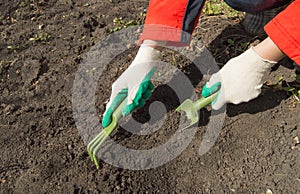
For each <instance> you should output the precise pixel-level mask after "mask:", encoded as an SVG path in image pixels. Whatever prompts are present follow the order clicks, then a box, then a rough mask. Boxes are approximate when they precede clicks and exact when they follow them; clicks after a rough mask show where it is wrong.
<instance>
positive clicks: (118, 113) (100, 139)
mask: <svg viewBox="0 0 300 194" xmlns="http://www.w3.org/2000/svg"><path fill="white" fill-rule="evenodd" d="M125 103H126V98H125V100H123V101H122V102H121V104H120V105H119V106H118V108H117V109H116V110H115V111H114V112H113V114H112V121H111V123H110V125H108V126H107V127H105V128H104V129H103V130H102V131H101V132H100V133H99V134H98V135H97V136H96V137H95V138H94V139H93V140H92V141H91V142H90V143H89V144H88V145H87V151H88V153H89V156H90V157H91V159H92V161H93V162H94V163H95V165H96V168H97V169H98V168H99V163H98V160H97V152H98V151H99V149H100V147H101V146H102V144H103V143H104V142H105V140H106V139H107V137H108V136H109V135H110V134H111V133H112V132H113V131H114V130H115V129H116V128H117V126H118V121H119V119H120V118H121V117H122V108H123V106H124V104H125Z"/></svg>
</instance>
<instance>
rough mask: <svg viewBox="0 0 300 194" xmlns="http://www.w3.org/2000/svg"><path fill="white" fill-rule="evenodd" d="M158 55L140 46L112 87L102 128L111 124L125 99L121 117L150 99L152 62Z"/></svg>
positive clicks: (153, 69)
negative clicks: (116, 110) (117, 109)
mask: <svg viewBox="0 0 300 194" xmlns="http://www.w3.org/2000/svg"><path fill="white" fill-rule="evenodd" d="M159 53H160V52H159V51H158V50H156V49H154V48H152V47H151V46H149V45H146V44H142V45H141V47H140V49H139V51H138V53H137V55H136V57H135V59H134V60H133V62H132V63H131V65H130V66H129V67H128V69H126V71H125V72H124V73H123V74H122V75H121V76H120V77H119V78H118V79H117V80H116V81H115V82H114V83H113V85H112V93H111V96H110V99H109V102H108V103H107V105H106V111H105V113H104V115H103V119H102V125H103V127H107V126H108V125H109V124H110V123H111V117H112V114H113V112H114V111H115V109H116V108H117V107H118V106H119V104H120V103H121V102H122V101H123V100H124V99H125V98H126V97H127V103H126V105H125V106H124V107H123V110H122V114H123V115H128V114H130V113H131V112H132V111H133V110H134V109H135V108H138V107H142V106H143V105H144V104H145V100H147V99H148V98H150V96H151V92H152V90H153V88H154V86H153V84H152V83H151V77H152V76H153V74H154V72H155V70H156V67H155V65H154V63H153V60H156V59H157V58H158V57H159ZM151 61H152V62H151Z"/></svg>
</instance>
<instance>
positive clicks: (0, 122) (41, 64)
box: [0, 0, 300, 194]
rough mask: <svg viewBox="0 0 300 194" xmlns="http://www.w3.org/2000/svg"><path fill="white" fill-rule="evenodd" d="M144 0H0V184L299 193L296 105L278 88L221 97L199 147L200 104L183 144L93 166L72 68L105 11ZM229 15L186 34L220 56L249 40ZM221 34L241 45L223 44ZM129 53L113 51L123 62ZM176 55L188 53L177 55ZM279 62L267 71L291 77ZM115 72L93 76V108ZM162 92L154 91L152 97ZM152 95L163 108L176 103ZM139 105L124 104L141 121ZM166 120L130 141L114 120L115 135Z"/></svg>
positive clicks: (79, 189) (96, 34) (107, 18)
mask: <svg viewBox="0 0 300 194" xmlns="http://www.w3.org/2000/svg"><path fill="white" fill-rule="evenodd" d="M87 3H88V4H87ZM147 4H148V1H146V0H138V1H136V0H126V1H125V0H123V1H120V0H111V1H108V0H105V1H104V0H103V1H96V0H90V1H82V0H77V1H74V0H39V1H35V0H34V1H29V0H23V1H21V0H11V1H1V2H0V32H1V39H0V59H1V62H0V92H1V97H0V115H1V117H0V137H1V141H0V147H1V158H0V193H99V192H103V193H122V192H123V193H132V192H134V193H138V192H139V193H142V192H143V193H147V192H148V193H150V192H151V193H152V192H161V193H169V192H170V193H249V194H250V193H265V192H266V191H267V189H270V190H272V191H273V192H274V193H300V186H299V185H300V155H299V153H300V144H299V137H300V120H299V115H300V106H299V105H295V103H294V101H293V97H292V96H291V95H290V94H288V93H286V92H284V91H281V90H280V91H278V90H267V91H266V92H264V94H263V95H261V96H260V97H259V98H257V99H255V100H253V101H251V102H249V103H244V104H241V105H228V106H227V115H226V121H225V124H224V126H223V129H222V131H221V134H220V136H219V138H218V140H217V142H216V144H215V145H214V146H213V147H212V148H211V150H210V151H209V152H207V153H206V154H205V155H203V156H199V155H198V148H199V145H200V142H201V139H202V135H203V131H202V130H201V129H203V128H204V127H205V123H207V120H208V119H209V113H210V112H209V110H203V112H202V113H203V114H204V117H203V118H202V119H204V120H202V121H203V122H202V121H201V122H202V126H199V130H198V132H197V134H196V136H195V137H194V139H193V141H192V142H191V144H190V145H189V146H188V148H187V149H186V150H185V151H184V152H182V154H181V155H180V156H179V157H177V158H176V159H174V160H172V161H170V162H169V163H167V164H165V165H163V166H160V167H158V168H154V169H150V170H140V171H133V170H124V169H122V168H117V167H114V166H111V165H109V164H106V163H104V162H101V164H100V169H98V170H97V169H96V168H95V166H94V164H93V163H92V162H91V160H90V158H89V157H88V154H87V151H86V145H85V144H84V142H83V141H82V139H81V137H80V135H79V133H78V130H77V129H76V126H75V121H74V119H73V114H72V86H73V81H74V79H75V74H76V71H77V68H78V66H79V64H80V62H81V59H82V58H83V56H84V54H86V53H87V52H88V51H89V49H90V48H91V47H92V46H93V45H95V44H96V43H97V42H98V41H100V40H101V39H102V38H103V37H105V36H107V35H108V34H109V33H110V30H111V29H114V28H115V27H116V26H115V24H114V23H113V20H114V18H120V17H122V19H123V20H124V21H130V20H134V21H143V18H142V17H141V15H142V14H143V13H144V11H145V9H146V8H147ZM239 23H240V19H239V18H228V17H226V16H205V15H203V16H202V17H201V19H200V24H199V25H198V27H197V29H196V30H195V37H196V38H197V39H198V41H199V42H201V43H202V44H204V45H206V46H207V48H208V49H209V50H210V51H211V52H212V53H213V54H214V56H215V58H216V60H217V62H219V63H220V64H224V63H225V62H226V61H227V60H228V59H229V58H230V57H234V56H236V55H238V54H239V53H241V52H242V51H243V50H245V49H246V47H247V46H249V45H247V42H249V41H250V42H255V41H256V38H255V37H253V36H250V35H248V34H247V33H246V32H244V31H243V28H242V26H241V25H240V24H239ZM35 35H40V37H39V36H35ZM41 35H43V36H41ZM47 35H50V36H47ZM34 37H35V40H32V39H31V40H30V38H34ZM229 38H230V39H232V40H234V41H235V43H236V44H235V45H241V48H239V47H238V46H233V45H231V44H230V42H228V39H229ZM134 53H135V51H133V50H132V52H131V55H126V56H125V55H124V58H119V59H117V62H120V63H119V65H120V66H123V70H124V69H125V66H126V65H128V64H129V63H130V61H131V60H132V57H130V56H133V55H134ZM168 57H170V56H166V58H168ZM176 64H188V62H187V61H186V60H185V59H184V58H182V57H178V58H176ZM281 64H282V65H280V66H277V67H276V69H274V70H276V71H273V72H272V73H271V74H270V75H269V77H268V79H269V80H270V81H273V82H275V81H276V80H277V79H278V77H279V76H281V75H283V76H284V78H285V79H286V80H287V81H293V79H294V78H293V77H294V75H295V74H294V70H293V69H292V68H291V66H288V65H287V64H290V62H289V61H285V62H283V63H281ZM241 65H242V64H241ZM120 73H121V72H119V71H118V72H115V71H109V72H108V78H107V79H106V82H103V83H104V84H103V86H102V90H101V91H100V92H99V94H98V95H100V97H99V98H98V101H97V107H98V108H99V109H98V110H97V111H98V112H99V116H100V117H101V114H102V113H103V111H104V106H105V104H104V103H103V101H106V100H107V99H108V97H109V94H110V88H111V84H112V83H113V81H114V80H115V79H116V78H117V76H116V75H117V74H118V75H119V74H120ZM191 77H193V76H191ZM194 77H195V76H194ZM199 77H200V75H199ZM195 80H197V77H196V78H195ZM200 81H201V80H199V79H198V80H197V81H195V83H194V84H195V86H197V87H199V85H198V82H200ZM202 82H203V80H202ZM197 91H199V88H197ZM162 94H165V93H164V92H160V91H159V90H157V91H156V94H155V96H154V97H158V96H160V95H162ZM154 97H153V98H154ZM162 98H165V99H166V102H167V103H169V105H168V106H169V108H170V111H171V110H172V108H175V107H176V106H178V105H179V104H178V102H177V101H176V100H174V102H168V97H167V96H163V97H162ZM150 101H151V100H150ZM176 103H177V104H176ZM145 109H146V108H144V109H142V110H138V111H139V112H138V113H139V114H137V113H133V114H134V116H135V117H136V119H137V120H139V121H141V122H147V119H149V118H148V115H147V113H145V111H146V110H145ZM170 114H172V113H170ZM174 119H176V117H173V120H172V118H171V119H170V121H168V122H170V123H169V125H170V130H171V131H166V132H159V131H158V132H157V133H156V134H155V135H154V136H155V137H150V138H139V139H138V141H137V139H135V138H136V137H131V136H130V134H129V135H128V133H126V132H122V130H121V129H120V131H121V132H117V134H115V135H117V136H118V133H121V134H119V137H125V138H128V137H130V138H132V140H134V141H132V145H130V141H129V142H128V140H127V141H126V140H125V143H126V145H128V146H132V147H133V148H136V147H139V146H144V145H145V146H147V145H151V143H153V145H155V144H154V143H156V144H157V143H161V142H164V141H165V140H166V138H168V133H173V131H172V128H171V126H172V122H174ZM99 124H100V123H99ZM166 126H168V123H167V124H166ZM159 134H161V136H160V135H159ZM155 138H156V139H155ZM118 141H120V142H122V139H120V138H119V139H118ZM151 141H153V142H151ZM125 143H124V144H125Z"/></svg>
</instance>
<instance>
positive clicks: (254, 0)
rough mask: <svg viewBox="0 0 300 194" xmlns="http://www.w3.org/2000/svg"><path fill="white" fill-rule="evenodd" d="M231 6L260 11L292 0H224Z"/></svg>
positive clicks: (248, 10) (237, 8) (239, 9)
mask: <svg viewBox="0 0 300 194" xmlns="http://www.w3.org/2000/svg"><path fill="white" fill-rule="evenodd" d="M224 1H225V2H226V3H227V4H228V5H229V6H230V7H232V8H233V9H236V10H238V11H244V12H250V13H251V12H252V13H253V12H260V11H264V10H267V9H272V8H275V7H279V6H282V5H284V4H287V3H288V2H289V1H290V0H283V1H275V2H274V1H273V0H224Z"/></svg>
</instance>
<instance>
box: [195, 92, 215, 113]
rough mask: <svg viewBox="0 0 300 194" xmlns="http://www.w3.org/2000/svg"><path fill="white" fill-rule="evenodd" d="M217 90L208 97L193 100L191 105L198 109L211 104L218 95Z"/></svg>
mask: <svg viewBox="0 0 300 194" xmlns="http://www.w3.org/2000/svg"><path fill="white" fill-rule="evenodd" d="M218 94H219V93H218V92H215V93H214V94H212V95H210V96H208V97H206V98H205V97H201V98H200V99H199V100H197V101H196V102H194V104H193V107H194V108H195V109H197V110H200V109H201V108H203V107H206V106H207V105H209V104H211V103H212V102H213V101H214V100H215V99H216V97H217V96H218Z"/></svg>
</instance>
